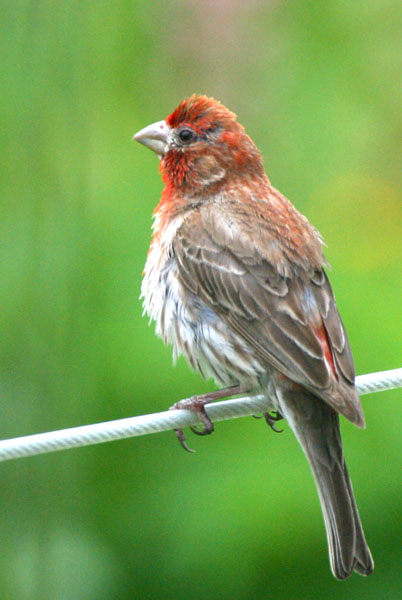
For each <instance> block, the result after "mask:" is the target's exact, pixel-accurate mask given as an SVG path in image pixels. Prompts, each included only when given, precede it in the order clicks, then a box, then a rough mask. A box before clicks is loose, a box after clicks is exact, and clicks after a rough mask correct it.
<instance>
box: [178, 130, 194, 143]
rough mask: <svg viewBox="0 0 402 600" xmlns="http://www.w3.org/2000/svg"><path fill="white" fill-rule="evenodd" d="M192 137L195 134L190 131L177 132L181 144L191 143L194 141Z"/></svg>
mask: <svg viewBox="0 0 402 600" xmlns="http://www.w3.org/2000/svg"><path fill="white" fill-rule="evenodd" d="M194 137H195V133H194V131H192V130H191V129H182V130H181V131H179V140H180V141H181V142H184V143H185V144H188V143H189V142H191V141H192V140H193V139H194Z"/></svg>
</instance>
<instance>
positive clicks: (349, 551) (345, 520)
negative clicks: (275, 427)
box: [277, 389, 374, 579]
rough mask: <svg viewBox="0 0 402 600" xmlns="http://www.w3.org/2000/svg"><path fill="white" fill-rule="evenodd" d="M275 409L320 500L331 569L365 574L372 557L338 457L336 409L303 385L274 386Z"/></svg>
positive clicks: (338, 573)
mask: <svg viewBox="0 0 402 600" xmlns="http://www.w3.org/2000/svg"><path fill="white" fill-rule="evenodd" d="M277 396H278V400H279V405H280V410H281V413H282V414H283V416H284V417H285V418H286V419H287V421H288V423H289V424H290V426H291V428H292V429H293V431H294V433H295V435H296V437H297V439H298V441H299V442H300V445H301V446H302V448H303V451H304V453H305V455H306V456H307V458H308V460H309V463H310V465H311V469H312V471H313V475H314V479H315V482H316V485H317V490H318V494H319V498H320V502H321V507H322V512H323V516H324V522H325V528H326V532H327V540H328V549H329V557H330V562H331V569H332V572H333V574H334V575H335V577H337V578H338V579H345V577H348V576H349V575H350V574H351V573H352V571H353V570H354V571H356V572H357V573H359V574H360V575H369V574H370V573H371V572H372V571H373V568H374V562H373V559H372V556H371V553H370V550H369V547H368V545H367V542H366V540H365V537H364V533H363V528H362V525H361V522H360V517H359V513H358V510H357V506H356V501H355V498H354V495H353V490H352V484H351V481H350V479H349V474H348V471H347V468H346V464H345V459H344V457H343V451H342V442H341V436H340V430H339V418H338V414H337V413H336V412H335V411H334V410H333V409H332V408H331V407H329V406H328V405H327V404H326V403H325V402H324V401H323V400H320V399H319V398H317V397H316V396H314V395H313V394H311V393H310V392H308V391H307V390H301V391H297V392H296V391H291V390H289V389H286V390H285V389H277Z"/></svg>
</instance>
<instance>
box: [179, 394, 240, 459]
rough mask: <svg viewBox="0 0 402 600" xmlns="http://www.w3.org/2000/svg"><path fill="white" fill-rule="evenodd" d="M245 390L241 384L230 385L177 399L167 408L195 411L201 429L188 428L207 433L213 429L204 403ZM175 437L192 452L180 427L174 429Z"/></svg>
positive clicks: (196, 432)
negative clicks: (177, 400)
mask: <svg viewBox="0 0 402 600" xmlns="http://www.w3.org/2000/svg"><path fill="white" fill-rule="evenodd" d="M246 391H247V390H246V389H245V388H244V387H243V386H241V385H234V386H231V387H227V388H223V389H221V390H215V391H213V392H208V393H206V394H200V395H199V396H191V398H185V399H184V400H179V402H176V403H175V404H173V406H171V407H170V408H169V410H183V409H184V410H191V411H192V412H195V413H196V414H197V415H198V417H199V420H200V422H201V424H202V428H201V429H197V428H196V427H194V426H190V429H191V431H192V432H193V433H195V434H197V435H209V434H210V433H212V432H213V431H214V424H213V423H212V421H211V419H210V418H209V417H208V415H207V413H206V411H205V405H206V404H208V403H209V402H213V401H214V400H220V399H221V398H227V397H228V396H236V395H238V394H243V393H244V392H246ZM175 432H176V437H177V439H178V440H179V442H180V444H181V446H182V447H183V448H184V450H187V452H194V450H191V448H189V447H188V446H187V444H186V436H185V435H184V432H183V430H182V429H175Z"/></svg>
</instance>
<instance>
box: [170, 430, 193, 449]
mask: <svg viewBox="0 0 402 600" xmlns="http://www.w3.org/2000/svg"><path fill="white" fill-rule="evenodd" d="M174 431H175V432H176V437H177V439H178V440H179V442H180V445H181V447H182V448H184V450H187V452H195V450H192V449H191V448H189V447H188V446H187V444H186V439H187V438H186V436H185V435H184V432H183V430H182V429H175V430H174Z"/></svg>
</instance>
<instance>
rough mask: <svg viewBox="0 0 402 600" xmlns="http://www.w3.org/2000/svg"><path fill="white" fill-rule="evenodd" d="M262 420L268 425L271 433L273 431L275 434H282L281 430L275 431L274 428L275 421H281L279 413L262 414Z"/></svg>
mask: <svg viewBox="0 0 402 600" xmlns="http://www.w3.org/2000/svg"><path fill="white" fill-rule="evenodd" d="M264 418H265V420H266V422H267V423H268V425H269V426H270V428H271V429H272V431H275V433H282V432H283V429H277V428H276V427H275V423H276V421H280V420H281V419H283V417H282V415H281V413H279V412H274V413H268V412H266V413H264Z"/></svg>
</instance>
